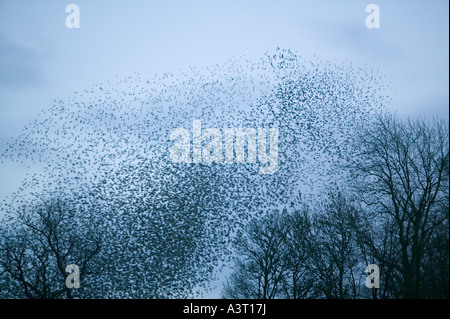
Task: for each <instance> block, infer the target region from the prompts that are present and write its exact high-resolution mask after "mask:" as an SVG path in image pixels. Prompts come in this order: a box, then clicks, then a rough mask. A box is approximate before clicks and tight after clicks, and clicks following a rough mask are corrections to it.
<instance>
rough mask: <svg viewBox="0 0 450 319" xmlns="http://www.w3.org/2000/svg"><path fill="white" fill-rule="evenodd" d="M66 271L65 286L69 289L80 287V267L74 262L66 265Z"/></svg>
mask: <svg viewBox="0 0 450 319" xmlns="http://www.w3.org/2000/svg"><path fill="white" fill-rule="evenodd" d="M66 272H68V273H69V275H68V276H67V278H66V287H67V288H69V289H72V288H80V268H79V267H78V266H77V265H75V264H70V265H67V267H66Z"/></svg>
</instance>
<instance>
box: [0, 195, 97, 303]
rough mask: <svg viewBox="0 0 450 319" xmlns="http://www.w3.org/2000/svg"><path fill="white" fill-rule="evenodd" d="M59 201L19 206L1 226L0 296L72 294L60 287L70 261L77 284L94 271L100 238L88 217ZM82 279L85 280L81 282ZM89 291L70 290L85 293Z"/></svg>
mask: <svg viewBox="0 0 450 319" xmlns="http://www.w3.org/2000/svg"><path fill="white" fill-rule="evenodd" d="M79 213H80V211H78V210H77V208H75V206H74V205H72V204H70V203H69V202H66V201H64V200H61V199H51V200H49V201H44V202H43V203H42V204H37V205H32V206H23V207H21V208H20V209H19V210H18V211H17V212H16V213H15V214H14V215H13V216H11V217H10V218H9V220H8V221H7V222H4V223H3V224H2V227H1V232H2V233H1V239H0V269H2V270H3V273H2V274H1V275H0V283H8V286H6V285H4V287H3V290H2V291H0V293H1V294H2V296H3V297H4V298H30V299H35V298H38V299H54V298H68V299H71V298H73V297H74V293H73V291H72V289H69V288H68V287H67V286H66V285H65V280H66V277H67V276H68V273H66V267H67V265H69V264H76V265H77V266H78V267H79V270H80V281H81V282H82V286H84V284H85V279H87V277H88V276H89V275H91V274H93V273H94V272H96V270H97V269H96V265H95V258H96V256H97V255H98V253H99V252H100V249H101V237H100V236H99V234H98V233H97V231H96V229H95V228H94V225H89V223H88V221H89V219H88V218H87V216H84V217H85V219H82V218H80V217H81V216H80V215H79ZM86 282H88V280H86ZM89 293H90V292H89V289H87V290H86V289H84V290H83V288H80V291H78V292H77V293H76V294H78V295H81V296H84V297H87V296H89Z"/></svg>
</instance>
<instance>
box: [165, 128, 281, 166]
mask: <svg viewBox="0 0 450 319" xmlns="http://www.w3.org/2000/svg"><path fill="white" fill-rule="evenodd" d="M170 140H171V141H175V142H174V144H173V145H172V147H171V149H170V158H171V160H172V162H174V163H201V162H204V163H206V164H211V163H245V160H246V159H247V163H256V162H257V161H258V162H259V163H260V164H262V165H260V167H259V172H260V173H261V174H273V173H275V172H276V171H277V170H278V128H277V127H272V128H270V129H269V138H268V139H267V131H266V128H263V127H258V128H257V129H254V128H245V129H244V128H226V129H225V130H224V131H223V132H222V131H221V130H220V129H218V128H206V129H204V130H202V123H201V121H200V120H194V121H193V124H192V143H191V133H190V132H189V131H188V130H187V129H185V128H176V129H174V130H173V131H172V132H171V134H170ZM245 141H247V156H245V155H246V154H245V144H246V143H245ZM191 146H192V147H191ZM191 149H192V152H191Z"/></svg>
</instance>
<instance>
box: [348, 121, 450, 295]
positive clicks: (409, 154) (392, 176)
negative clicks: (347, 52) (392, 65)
mask: <svg viewBox="0 0 450 319" xmlns="http://www.w3.org/2000/svg"><path fill="white" fill-rule="evenodd" d="M448 137H449V132H448V123H446V122H445V121H443V120H439V119H434V120H433V121H431V122H430V121H425V120H416V121H411V120H408V121H402V120H399V119H398V118H395V117H393V116H389V115H385V116H380V118H379V119H378V121H377V122H376V123H375V124H374V125H373V126H371V127H366V128H363V129H362V131H361V135H360V138H359V140H358V143H359V146H360V149H359V154H357V156H355V157H354V163H353V165H354V168H355V170H354V173H355V175H354V177H356V178H357V180H358V188H359V191H360V193H361V194H362V195H363V196H362V198H363V200H364V202H365V203H366V204H368V205H369V207H371V208H373V212H374V214H375V215H376V216H378V214H380V218H379V223H387V224H390V225H391V226H392V228H391V230H392V231H393V232H394V234H393V235H394V236H393V237H391V238H390V239H392V240H394V241H395V245H394V246H395V247H397V249H396V251H395V254H388V255H383V254H378V256H377V258H378V259H379V260H381V261H382V262H384V263H386V264H389V265H390V266H391V267H395V268H396V271H398V272H399V274H400V276H401V277H400V282H399V285H400V287H399V289H400V296H401V297H404V298H422V297H426V296H425V290H424V288H423V287H424V285H426V284H425V283H424V276H425V274H424V263H425V256H426V255H427V253H429V252H430V251H429V250H428V249H429V247H430V244H431V241H432V239H433V238H435V237H436V236H438V238H439V237H442V236H444V234H441V235H439V232H438V230H439V229H440V226H441V225H443V224H444V223H448V213H447V214H445V213H442V205H444V203H446V202H447V203H448V200H449V197H448V187H449V186H448V181H449V149H448V147H449V144H448V143H449V139H448ZM445 237H446V238H448V229H447V231H446V236H444V238H443V239H445ZM438 240H439V239H438ZM447 240H448V239H447ZM375 252H376V251H375ZM386 256H390V258H393V259H391V260H387V259H386ZM397 256H398V257H397ZM396 258H398V260H397V259H396ZM447 264H448V255H447ZM447 270H448V268H447ZM447 287H448V285H447Z"/></svg>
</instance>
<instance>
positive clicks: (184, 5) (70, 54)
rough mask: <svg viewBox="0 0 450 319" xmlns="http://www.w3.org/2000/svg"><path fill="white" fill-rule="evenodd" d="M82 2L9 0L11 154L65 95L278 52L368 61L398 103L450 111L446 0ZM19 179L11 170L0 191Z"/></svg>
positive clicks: (3, 136) (1, 42)
mask: <svg viewBox="0 0 450 319" xmlns="http://www.w3.org/2000/svg"><path fill="white" fill-rule="evenodd" d="M72 1H73V0H71V1H62V0H52V1H20V0H14V1H13V0H0V152H2V151H3V150H4V148H5V146H6V141H7V140H8V139H10V138H11V137H16V136H17V135H18V134H19V133H20V131H21V130H22V128H23V126H24V125H26V124H27V123H29V122H30V121H32V120H33V119H34V118H36V116H37V114H38V112H39V111H40V110H42V109H46V108H50V107H51V106H52V104H53V102H52V101H53V100H54V99H58V100H59V99H65V98H66V97H67V96H69V95H71V94H72V93H73V92H74V91H81V90H83V89H85V88H88V87H91V86H92V84H94V83H99V82H103V81H106V80H110V79H113V78H115V76H116V75H119V76H128V75H132V74H133V73H134V72H138V73H140V74H141V75H143V76H147V77H149V76H152V75H153V74H154V73H163V72H171V71H177V70H178V69H186V68H187V67H188V66H189V65H195V66H205V65H209V64H216V63H217V64H221V63H223V62H225V61H226V60H228V59H230V58H233V56H240V55H242V54H246V55H247V56H248V57H249V58H255V59H259V58H260V57H262V56H263V55H264V53H265V52H266V51H272V52H273V51H274V50H275V49H276V48H277V47H281V48H286V49H291V50H292V51H296V52H297V53H299V54H300V55H302V56H303V57H304V58H305V59H308V58H311V57H313V56H314V55H316V56H317V57H318V58H321V59H323V60H328V61H330V62H332V63H336V64H342V63H344V64H350V63H353V65H356V66H365V64H367V66H368V67H370V68H372V67H373V68H376V69H379V70H380V73H381V74H383V75H386V76H387V79H388V80H389V81H391V88H392V92H391V95H392V103H391V105H390V106H389V107H390V108H391V109H392V110H395V111H397V112H398V113H399V114H400V115H401V116H408V115H409V116H413V117H417V116H430V115H435V114H437V115H439V116H441V117H446V118H448V102H449V95H448V85H449V83H448V82H449V65H448V63H449V62H448V61H449V42H448V38H449V34H448V32H449V16H448V10H449V8H448V6H449V2H448V1H447V0H432V1H392V0H391V1H377V0H370V1H369V0H367V1H348V0H346V1H335V0H329V1H256V0H253V1H245V0H239V1H136V0H129V1H111V0H109V1H104V0H97V1H92V0H89V1H81V0H79V1H78V0H75V1H73V2H72ZM70 3H75V4H77V5H78V6H79V8H80V22H81V25H80V26H81V27H80V28H79V29H68V28H66V25H65V20H66V17H67V15H68V13H66V12H65V8H66V6H67V5H68V4H70ZM370 3H375V4H377V5H378V6H379V8H380V18H381V27H380V28H379V29H368V28H366V25H365V20H366V17H367V15H368V14H367V13H366V12H365V8H366V6H367V5H368V4H370ZM19 175H20V174H18V173H17V171H16V172H14V170H11V167H9V166H8V167H5V166H4V167H0V198H1V196H3V195H4V194H6V193H9V192H10V191H12V190H13V189H14V187H15V185H19V184H18V182H19V181H20V178H19V177H16V178H15V181H13V179H14V178H13V177H14V176H19ZM16 182H17V183H16Z"/></svg>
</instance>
